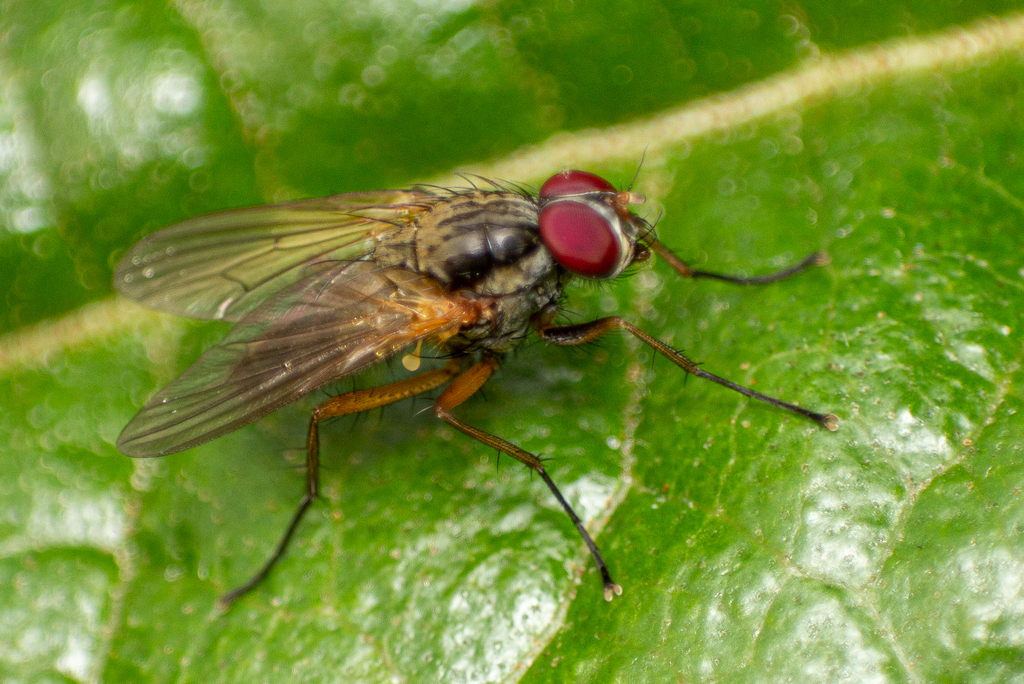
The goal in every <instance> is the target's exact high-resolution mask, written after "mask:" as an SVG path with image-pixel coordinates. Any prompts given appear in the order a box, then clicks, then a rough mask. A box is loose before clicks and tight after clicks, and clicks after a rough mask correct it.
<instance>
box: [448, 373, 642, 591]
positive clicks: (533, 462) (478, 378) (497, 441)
mask: <svg viewBox="0 0 1024 684" xmlns="http://www.w3.org/2000/svg"><path fill="white" fill-rule="evenodd" d="M497 368H498V361H497V359H494V358H490V357H489V358H485V359H484V360H483V361H481V362H480V363H477V364H476V365H474V366H472V367H471V368H469V369H468V370H467V371H466V372H465V373H463V374H462V375H460V376H459V377H457V378H455V380H453V381H452V384H450V385H448V387H447V389H445V391H444V392H442V393H441V396H440V397H438V398H437V402H436V403H435V404H434V413H436V414H437V417H438V418H440V419H441V420H443V421H444V422H446V423H448V424H449V425H451V426H452V427H454V428H455V429H457V430H459V431H461V432H463V433H465V434H467V435H469V436H470V437H472V438H473V439H476V440H479V441H481V442H483V443H484V444H486V445H487V446H489V447H491V448H492V449H497V450H498V452H499V453H502V454H508V455H509V456H511V457H512V458H514V459H516V460H517V461H519V462H520V463H523V464H525V465H526V466H528V467H529V468H531V469H532V470H534V471H535V472H536V473H537V474H538V475H540V477H541V479H542V480H544V484H546V485H547V486H548V489H550V490H551V493H552V494H554V495H555V498H556V499H557V500H558V503H559V504H560V505H561V506H562V508H563V509H564V510H565V512H566V513H568V515H569V519H570V520H572V523H573V525H575V526H576V530H577V531H578V532H579V533H580V536H581V537H583V542H584V543H585V544H586V545H587V548H588V549H589V550H590V555H591V556H593V558H594V563H596V564H597V569H598V571H599V572H600V573H601V581H602V582H603V583H604V598H605V600H606V601H611V600H612V599H613V598H614V597H616V596H621V595H622V587H620V586H619V585H618V584H616V583H615V582H614V581H612V576H611V574H609V572H608V566H607V565H606V564H605V562H604V558H602V557H601V551H600V550H599V549H598V548H597V544H595V543H594V540H593V539H592V538H591V537H590V534H589V533H588V532H587V528H586V527H584V526H583V521H582V520H580V517H579V516H578V515H576V511H574V510H573V509H572V506H570V505H569V502H568V501H566V500H565V497H564V496H562V492H560V491H559V490H558V487H557V486H556V485H555V483H554V481H553V480H552V479H551V476H549V475H548V473H547V471H546V470H545V469H544V465H543V464H542V463H541V460H540V459H539V458H537V457H536V456H535V455H533V454H531V453H530V452H528V451H524V450H522V449H520V448H519V447H517V446H516V445H515V444H512V443H511V442H506V441H505V440H503V439H501V438H500V437H495V436H494V435H492V434H490V433H488V432H484V431H483V430H481V429H479V428H475V427H473V426H472V425H469V424H467V423H463V422H462V421H461V420H459V419H458V418H456V417H455V416H453V415H452V413H451V411H452V409H453V408H455V407H456V406H458V405H459V404H461V403H462V402H464V401H466V400H467V399H469V398H470V397H471V396H473V395H474V394H475V393H476V392H477V390H479V389H480V387H482V386H483V384H484V383H485V382H487V379H488V378H490V377H491V375H492V374H493V373H494V371H495V370H497Z"/></svg>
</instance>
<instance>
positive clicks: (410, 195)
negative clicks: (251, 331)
mask: <svg viewBox="0 0 1024 684" xmlns="http://www.w3.org/2000/svg"><path fill="white" fill-rule="evenodd" d="M435 200H436V198H435V197H434V196H433V195H431V194H429V193H426V192H421V191H417V190H386V191H381V192H355V193H349V194H345V195H335V196H334V197H327V198H324V199H315V200H306V201H302V202H292V203H289V204H275V205H270V206H264V207H252V208H250V209H239V210H235V211H226V212H222V213H219V214H211V215H209V216H200V217H198V218H194V219H189V220H188V221H183V222H181V223H178V224H175V225H173V226H169V227H167V228H164V229H163V230H159V231H157V232H155V233H153V234H151V235H149V236H147V237H145V238H143V239H142V240H141V241H139V242H138V243H137V244H136V245H135V246H134V247H132V248H131V249H130V250H129V251H128V253H127V254H125V256H124V258H123V259H122V260H121V263H120V264H118V266H117V271H116V272H115V274H114V286H115V287H116V288H117V290H118V292H120V293H121V294H123V295H125V296H126V297H130V298H131V299H134V300H136V301H138V302H141V303H142V304H144V305H146V306H148V307H150V308H153V309H157V310H160V311H167V312H170V313H176V314H181V315H185V316H191V317H193V318H203V319H222V320H225V321H239V320H241V319H242V318H243V317H244V316H245V315H246V314H248V313H249V312H250V311H252V310H254V309H255V308H256V307H257V306H259V305H260V304H261V303H262V302H264V301H266V300H267V299H269V298H270V297H271V296H273V295H274V294H275V293H277V292H280V291H281V290H283V289H284V288H286V287H288V286H289V285H291V284H293V283H295V282H298V281H299V280H301V279H302V278H303V277H304V274H305V268H306V266H307V265H309V264H314V263H316V262H319V261H332V260H333V261H339V260H345V259H354V258H358V257H360V256H363V255H365V254H366V253H367V252H368V251H369V250H370V247H371V245H372V242H371V240H372V238H373V237H374V236H375V235H379V234H380V233H382V232H385V231H389V230H401V229H402V228H403V227H404V226H406V225H408V223H409V222H411V221H412V220H413V218H414V217H415V216H416V215H417V214H419V213H420V212H422V211H424V210H425V209H426V208H428V207H429V205H430V203H431V202H432V201H435Z"/></svg>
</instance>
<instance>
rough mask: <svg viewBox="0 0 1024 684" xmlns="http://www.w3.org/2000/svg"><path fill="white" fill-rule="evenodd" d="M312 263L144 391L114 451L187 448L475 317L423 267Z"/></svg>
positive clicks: (451, 331)
mask: <svg viewBox="0 0 1024 684" xmlns="http://www.w3.org/2000/svg"><path fill="white" fill-rule="evenodd" d="M318 270H319V271H320V272H319V273H316V274H314V275H312V276H310V277H308V278H307V279H306V280H303V281H301V282H299V283H297V284H295V285H294V286H292V287H291V288H289V289H288V290H286V291H285V292H282V293H280V294H279V295H278V296H276V297H274V298H273V299H271V300H268V301H267V302H265V303H264V304H263V305H262V306H261V307H259V308H258V309H257V310H255V311H253V313H252V314H250V316H248V317H246V318H245V319H243V320H242V322H240V323H239V324H238V325H237V326H235V327H234V328H233V329H232V330H231V332H229V333H228V335H227V337H225V338H224V341H223V342H221V343H220V344H218V345H217V346H215V347H212V348H210V349H209V350H207V351H206V353H205V354H203V355H202V356H201V357H200V358H199V360H198V361H196V362H195V364H193V365H192V366H191V367H190V368H189V369H188V370H186V371H185V372H184V373H182V374H181V375H180V376H179V377H178V378H177V379H176V380H174V381H173V382H171V384H169V385H168V386H167V387H165V388H163V389H162V390H161V391H160V392H158V393H157V394H156V395H155V396H154V397H153V398H152V399H150V400H149V402H147V403H146V405H145V406H144V407H143V408H142V410H141V411H139V413H138V415H136V416H135V417H134V418H133V419H132V420H131V422H130V423H128V425H127V426H126V427H125V429H124V431H123V432H122V433H121V436H120V437H119V438H118V440H117V446H118V448H119V449H120V450H121V452H122V453H124V454H126V455H128V456H162V455H164V454H169V453H173V452H175V451H181V450H182V449H188V448H190V447H193V446H195V445H197V444H201V443H202V442H205V441H207V440H211V439H213V438H215V437H219V436H220V435H223V434H226V433H228V432H231V431H233V430H236V429H238V428H240V427H242V426H243V425H246V424H248V423H251V422H252V421H254V420H257V419H258V418H260V417H262V416H264V415H266V414H267V413H270V412H271V411H273V410H274V409H276V408H279V407H281V406H284V405H285V404H288V403H291V402H293V401H295V400H296V399H298V398H299V397H301V396H303V395H304V394H307V393H309V392H311V391H313V390H315V389H316V388H318V387H321V386H323V385H324V384H326V383H329V382H333V381H335V380H337V379H339V378H342V377H344V376H346V375H349V374H351V373H355V372H356V371H359V370H361V369H363V368H366V367H367V366H370V365H372V364H374V363H377V362H379V361H381V360H382V359H385V358H387V357H388V356H391V355H393V354H395V353H396V352H398V351H400V350H401V349H403V348H405V347H407V346H408V345H410V344H412V343H414V342H416V341H418V340H424V339H430V338H438V339H444V338H446V337H448V336H450V335H452V334H454V333H455V331H457V330H458V328H459V327H460V325H463V324H469V323H472V322H473V321H474V320H475V316H476V314H474V311H475V309H474V308H473V307H472V306H471V305H470V304H469V303H468V302H467V301H466V300H461V299H457V298H454V297H448V296H446V295H445V294H444V293H443V292H442V291H441V289H440V287H439V286H438V284H437V283H436V282H435V281H434V280H433V279H431V278H429V277H426V276H422V275H419V274H416V273H412V272H410V271H406V270H404V269H399V268H388V269H382V268H380V267H379V266H377V265H376V264H374V263H373V262H370V261H357V262H350V263H346V264H338V263H334V264H321V265H320V266H319V268H318ZM275 316H276V320H275Z"/></svg>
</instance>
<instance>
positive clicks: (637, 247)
mask: <svg viewBox="0 0 1024 684" xmlns="http://www.w3.org/2000/svg"><path fill="white" fill-rule="evenodd" d="M643 202H644V196H643V195H639V194H637V193H634V192H630V191H628V190H624V191H621V192H620V191H618V190H616V189H615V186H613V185H612V184H611V183H609V182H608V181H606V180H605V179H604V178H601V177H600V176H597V175H595V174H593V173H589V172H587V171H578V170H569V171H563V172H562V173H559V174H556V175H554V176H552V177H551V178H549V179H548V180H547V181H546V182H545V183H544V185H543V186H541V189H540V218H539V221H538V223H539V227H540V236H541V240H543V241H544V246H545V247H547V249H548V251H549V252H551V256H553V257H554V259H555V261H557V262H558V263H559V264H560V265H561V266H562V267H563V268H565V269H566V270H567V271H569V272H570V273H572V274H573V275H576V276H579V277H581V278H588V279H590V280H609V279H611V278H614V277H616V276H618V275H619V274H621V273H622V272H623V271H624V270H625V269H626V268H627V267H628V266H630V265H631V264H633V263H636V262H638V261H643V260H645V259H647V257H648V256H650V252H649V250H648V249H647V247H646V246H645V245H644V244H643V243H642V241H643V238H644V236H645V235H646V234H647V233H648V232H649V231H650V230H651V227H650V225H649V224H648V223H647V222H646V221H644V220H643V219H642V218H640V217H638V216H636V215H635V214H633V212H631V211H630V210H629V205H631V204H643ZM638 240H639V241H640V242H638Z"/></svg>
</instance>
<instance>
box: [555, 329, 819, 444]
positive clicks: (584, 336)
mask: <svg viewBox="0 0 1024 684" xmlns="http://www.w3.org/2000/svg"><path fill="white" fill-rule="evenodd" d="M617 329H622V330H626V331H628V332H630V333H632V334H633V335H635V336H636V337H638V338H639V339H640V340H641V341H643V342H644V343H645V344H648V345H650V346H651V347H653V348H654V349H655V350H656V351H657V352H658V353H660V354H662V355H663V356H665V357H667V358H668V359H669V360H670V361H672V363H674V364H676V365H677V366H679V367H680V368H682V369H683V370H684V371H686V372H687V373H689V374H691V375H696V376H697V377H699V378H706V379H708V380H710V381H712V382H717V383H718V384H719V385H722V386H724V387H728V388H729V389H731V390H735V391H737V392H739V393H740V394H743V395H745V396H748V397H751V398H753V399H758V400H760V401H763V402H765V403H768V404H771V405H772V406H777V407H778V408H781V409H784V410H786V411H790V412H792V413H796V414H799V415H801V416H804V417H805V418H810V419H811V420H813V421H814V422H815V423H817V424H818V425H821V426H823V427H825V428H828V429H829V430H837V429H838V428H839V418H838V417H836V416H835V415H834V414H832V413H816V412H814V411H809V410H807V409H805V408H803V407H801V406H797V405H796V404H791V403H789V402H788V401H782V400H781V399H776V398H775V397H769V396H768V395H767V394H761V393H760V392H755V391H754V390H752V389H750V388H749V387H744V386H743V385H737V384H736V383H734V382H729V381H728V380H726V379H724V378H720V377H718V376H717V375H714V374H713V373H708V372H707V371H706V370H703V369H702V368H700V367H699V366H698V365H697V364H696V363H694V362H693V361H691V360H690V359H688V358H686V357H685V356H683V355H682V354H681V353H680V352H678V351H676V350H675V349H673V348H672V347H670V346H668V345H667V344H665V343H664V342H662V341H660V340H658V339H656V338H654V337H651V336H650V335H648V334H647V333H645V332H644V331H643V330H640V329H639V328H637V327H636V326H635V325H633V324H632V323H629V322H627V321H624V320H622V319H621V318H619V317H618V316H609V317H608V318H599V319H598V320H596V321H591V322H590V323H581V324H579V325H549V326H541V327H539V328H538V329H537V333H538V334H539V335H540V336H541V337H542V338H543V339H545V340H547V341H548V342H552V343H554V344H560V345H574V344H585V343H587V342H590V341H592V340H595V339H597V338H598V337H600V336H601V335H604V334H605V333H608V332H611V331H612V330H617Z"/></svg>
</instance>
